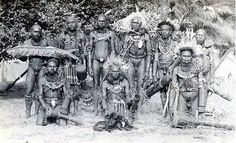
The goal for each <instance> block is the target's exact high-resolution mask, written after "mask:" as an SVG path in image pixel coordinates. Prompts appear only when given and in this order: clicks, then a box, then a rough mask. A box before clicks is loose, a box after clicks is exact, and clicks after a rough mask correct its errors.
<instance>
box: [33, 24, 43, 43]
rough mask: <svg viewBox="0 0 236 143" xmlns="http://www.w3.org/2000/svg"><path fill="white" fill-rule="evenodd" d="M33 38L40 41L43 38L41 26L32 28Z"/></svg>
mask: <svg viewBox="0 0 236 143" xmlns="http://www.w3.org/2000/svg"><path fill="white" fill-rule="evenodd" d="M31 36H32V39H33V40H34V41H35V42H39V41H40V40H41V37H42V29H41V27H39V26H35V27H33V28H32V35H31Z"/></svg>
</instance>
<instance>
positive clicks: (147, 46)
mask: <svg viewBox="0 0 236 143" xmlns="http://www.w3.org/2000/svg"><path fill="white" fill-rule="evenodd" d="M145 41H146V48H147V62H146V63H147V66H146V71H145V72H146V73H145V75H149V74H148V72H149V70H150V63H151V54H152V47H151V40H150V37H149V35H148V34H145Z"/></svg>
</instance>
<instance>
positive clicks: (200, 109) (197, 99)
mask: <svg viewBox="0 0 236 143" xmlns="http://www.w3.org/2000/svg"><path fill="white" fill-rule="evenodd" d="M180 57H181V61H180V64H179V65H178V66H177V67H175V68H174V71H173V78H172V84H171V87H170V88H171V89H170V102H169V110H170V113H171V115H173V114H174V111H178V112H182V113H189V114H190V115H192V116H198V113H199V114H200V113H204V111H205V104H204V103H205V101H204V100H205V98H204V87H203V76H202V72H201V71H200V68H199V66H198V63H195V62H194V60H193V59H194V58H193V57H194V51H193V49H192V48H190V47H184V48H181V49H180ZM171 117H172V116H171Z"/></svg>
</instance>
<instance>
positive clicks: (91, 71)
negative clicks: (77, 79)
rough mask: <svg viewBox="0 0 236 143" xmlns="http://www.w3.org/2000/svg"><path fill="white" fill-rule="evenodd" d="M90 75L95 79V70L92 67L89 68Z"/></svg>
mask: <svg viewBox="0 0 236 143" xmlns="http://www.w3.org/2000/svg"><path fill="white" fill-rule="evenodd" d="M89 75H90V76H91V77H93V69H92V67H91V66H89Z"/></svg>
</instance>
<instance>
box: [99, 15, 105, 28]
mask: <svg viewBox="0 0 236 143" xmlns="http://www.w3.org/2000/svg"><path fill="white" fill-rule="evenodd" d="M106 25H107V21H106V18H105V17H99V18H98V28H100V29H103V28H105V27H106Z"/></svg>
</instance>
